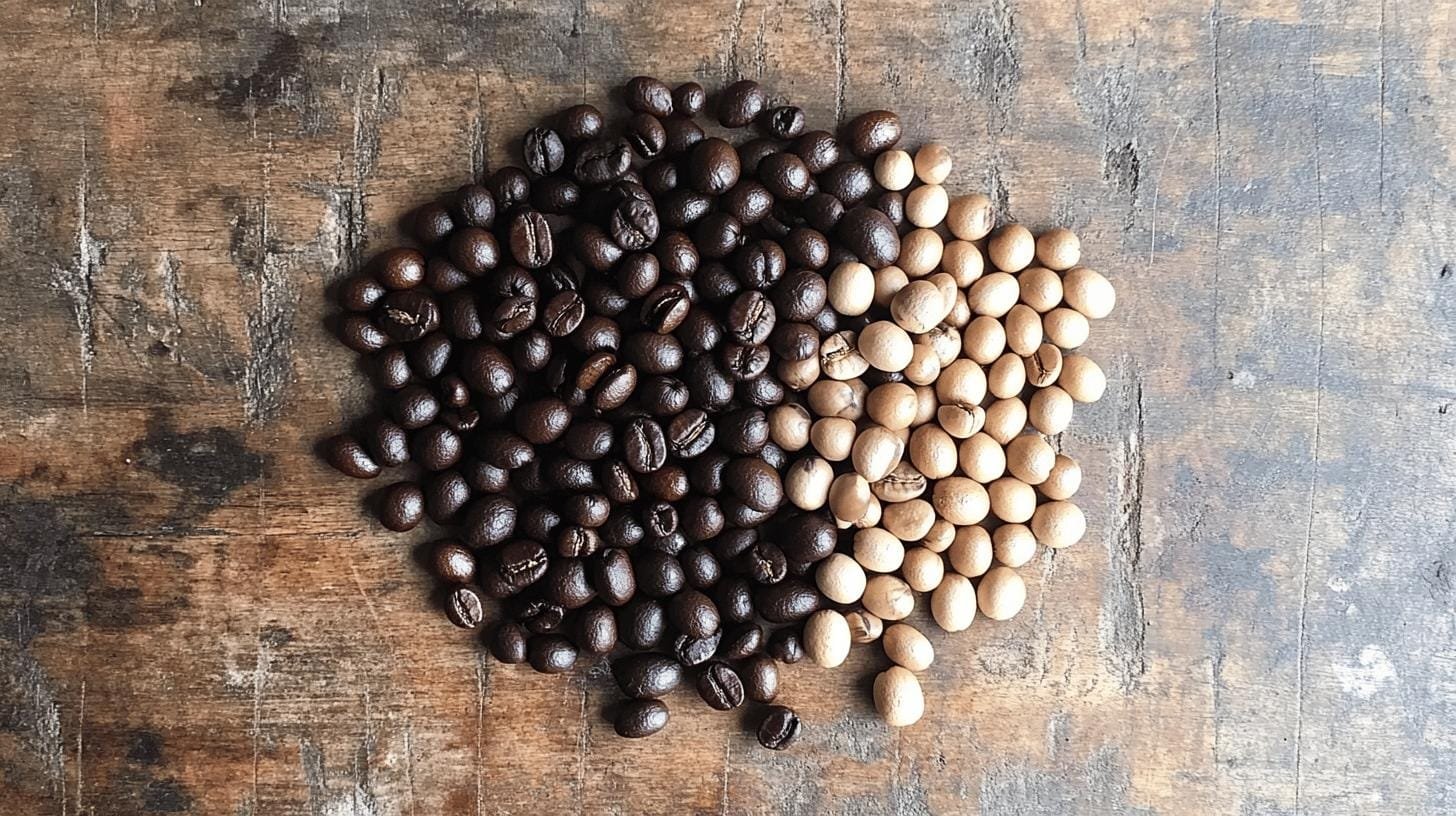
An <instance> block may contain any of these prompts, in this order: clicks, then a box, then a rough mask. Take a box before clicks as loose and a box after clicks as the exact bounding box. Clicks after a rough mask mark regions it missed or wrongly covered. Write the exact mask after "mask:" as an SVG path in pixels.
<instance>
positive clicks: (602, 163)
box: [573, 139, 632, 185]
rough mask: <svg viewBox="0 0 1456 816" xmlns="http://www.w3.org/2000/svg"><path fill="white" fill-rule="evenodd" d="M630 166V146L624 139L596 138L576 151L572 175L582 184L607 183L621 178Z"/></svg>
mask: <svg viewBox="0 0 1456 816" xmlns="http://www.w3.org/2000/svg"><path fill="white" fill-rule="evenodd" d="M631 166H632V148H630V147H628V145H627V143H626V142H625V141H622V140H621V139H617V140H606V139H602V140H596V141H590V142H587V143H586V144H583V145H582V146H581V147H580V148H578V149H577V151H576V163H575V164H574V165H573V175H574V176H575V178H576V180H577V181H579V182H581V183H582V184H592V185H595V184H608V183H610V182H613V181H616V180H617V179H619V178H621V177H622V175H623V174H624V173H626V172H627V170H628V168H630V167H631Z"/></svg>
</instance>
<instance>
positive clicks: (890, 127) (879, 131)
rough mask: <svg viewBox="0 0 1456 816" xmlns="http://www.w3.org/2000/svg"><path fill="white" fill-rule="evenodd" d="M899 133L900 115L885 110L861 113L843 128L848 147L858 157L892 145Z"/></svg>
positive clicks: (897, 139) (871, 154)
mask: <svg viewBox="0 0 1456 816" xmlns="http://www.w3.org/2000/svg"><path fill="white" fill-rule="evenodd" d="M900 133H901V128H900V117H899V116H896V115H895V114H894V113H892V112H890V111H885V110H874V111H867V112H865V113H862V114H860V115H859V116H856V117H855V118H854V119H852V120H850V122H849V124H848V125H846V126H845V128H844V134H845V138H846V140H848V142H849V149H850V150H852V151H854V155H856V156H859V157H860V158H864V157H866V156H873V155H875V154H876V153H879V152H880V151H882V150H888V149H890V148H892V147H894V146H895V143H896V142H899V141H900Z"/></svg>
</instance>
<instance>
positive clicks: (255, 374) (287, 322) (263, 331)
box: [239, 198, 298, 423]
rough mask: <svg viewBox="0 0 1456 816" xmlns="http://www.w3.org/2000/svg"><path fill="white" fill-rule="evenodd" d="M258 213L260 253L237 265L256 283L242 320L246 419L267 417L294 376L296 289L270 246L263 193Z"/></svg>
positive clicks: (279, 408) (274, 413)
mask: <svg viewBox="0 0 1456 816" xmlns="http://www.w3.org/2000/svg"><path fill="white" fill-rule="evenodd" d="M260 216H261V217H260V218H259V222H258V236H257V239H256V246H257V247H258V248H259V251H258V253H257V254H258V255H260V256H261V257H260V258H259V260H258V263H257V264H256V265H253V266H243V267H240V270H239V271H240V272H242V275H243V278H244V280H246V281H250V282H252V283H253V284H254V286H255V287H256V302H255V305H254V307H253V309H252V310H250V311H249V313H248V319H247V333H248V348H249V354H248V357H247V359H246V360H245V361H244V365H243V389H242V398H243V410H244V414H245V416H246V419H247V421H248V422H250V423H258V422H267V421H269V420H272V419H274V418H275V417H277V416H278V414H279V413H280V412H281V411H282V409H283V397H284V392H285V391H286V390H287V388H288V385H289V383H290V382H291V380H292V377H293V354H292V353H293V326H294V318H295V316H296V314H297V311H298V289H297V286H296V284H295V283H294V282H293V279H292V275H290V274H289V272H290V269H289V267H290V264H289V263H288V261H287V259H286V258H284V257H280V256H279V255H278V254H277V253H275V252H274V250H273V239H272V236H271V235H270V234H269V227H268V209H267V200H266V198H265V199H264V202H263V204H262V206H261V207H260Z"/></svg>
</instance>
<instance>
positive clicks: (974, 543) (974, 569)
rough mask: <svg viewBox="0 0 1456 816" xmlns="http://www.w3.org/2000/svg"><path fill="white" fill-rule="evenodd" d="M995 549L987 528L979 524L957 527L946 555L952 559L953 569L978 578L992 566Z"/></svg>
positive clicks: (968, 576)
mask: <svg viewBox="0 0 1456 816" xmlns="http://www.w3.org/2000/svg"><path fill="white" fill-rule="evenodd" d="M994 549H995V545H993V544H992V543H991V535H990V534H989V533H987V532H986V528H984V527H981V526H979V525H976V526H972V527H957V528H956V534H955V540H953V541H951V543H950V549H948V550H946V552H945V556H946V558H948V559H950V566H951V569H954V570H955V571H956V572H958V573H960V574H961V575H964V576H965V577H967V578H978V577H980V576H981V575H984V574H985V572H986V570H988V569H990V568H991V556H992V555H993V554H994ZM947 577H949V576H947Z"/></svg>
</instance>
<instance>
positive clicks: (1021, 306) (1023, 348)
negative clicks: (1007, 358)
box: [1002, 303, 1042, 357]
mask: <svg viewBox="0 0 1456 816" xmlns="http://www.w3.org/2000/svg"><path fill="white" fill-rule="evenodd" d="M1002 320H1003V321H1004V322H1005V324H1006V346H1007V348H1010V349H1011V350H1012V351H1013V352H1015V353H1016V354H1017V355H1019V356H1021V357H1025V356H1026V355H1028V354H1031V353H1032V352H1034V351H1036V348H1037V346H1040V345H1041V338H1042V333H1041V315H1039V314H1037V313H1036V310H1034V309H1032V308H1031V307H1030V306H1027V305H1026V304H1025V303H1018V304H1016V305H1015V306H1012V307H1011V311H1009V312H1007V313H1006V317H1004V318H1002Z"/></svg>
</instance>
